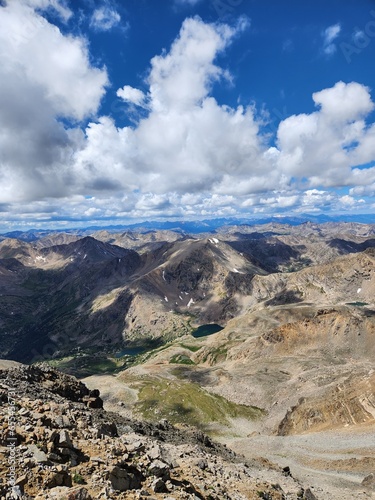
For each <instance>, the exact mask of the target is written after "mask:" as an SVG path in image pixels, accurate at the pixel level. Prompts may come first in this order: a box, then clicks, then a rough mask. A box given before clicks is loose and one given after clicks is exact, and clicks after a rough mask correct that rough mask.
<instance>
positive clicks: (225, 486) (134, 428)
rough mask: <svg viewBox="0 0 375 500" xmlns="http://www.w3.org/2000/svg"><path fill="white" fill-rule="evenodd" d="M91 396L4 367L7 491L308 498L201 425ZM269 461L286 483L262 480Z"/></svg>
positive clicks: (0, 453) (2, 440) (54, 379)
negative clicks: (100, 403)
mask: <svg viewBox="0 0 375 500" xmlns="http://www.w3.org/2000/svg"><path fill="white" fill-rule="evenodd" d="M87 397H89V398H90V397H95V398H99V394H98V392H97V391H96V392H95V393H91V394H90V391H89V390H88V389H87V388H86V386H85V385H84V384H82V383H80V382H78V381H77V380H76V379H75V378H73V377H70V376H67V375H63V374H61V373H59V372H57V371H56V370H53V369H52V368H50V367H48V366H45V365H39V366H32V367H27V366H21V367H17V368H11V369H8V370H3V371H0V408H1V412H0V415H1V416H0V445H1V446H0V464H1V465H0V497H1V498H4V499H11V498H21V499H25V500H26V499H29V500H31V499H38V500H42V499H62V498H65V499H69V500H90V499H110V498H118V499H122V498H124V499H150V500H151V499H161V498H164V499H169V500H173V499H174V500H179V499H191V500H196V499H207V500H223V499H233V500H245V499H259V498H267V499H273V500H282V499H297V498H308V496H305V492H304V490H303V489H302V488H301V487H300V485H299V484H298V483H297V482H295V481H294V480H293V478H292V477H290V476H288V477H285V474H283V473H282V471H278V470H277V468H276V467H273V466H272V465H271V464H267V463H266V462H264V463H261V462H254V463H251V464H250V463H245V462H244V461H243V458H241V457H238V456H236V455H235V454H234V453H233V452H232V451H230V450H229V449H227V448H226V447H225V446H223V445H219V444H216V443H214V442H213V441H211V440H210V439H209V438H208V437H207V436H205V435H203V434H202V433H201V432H199V431H196V430H193V429H190V428H186V429H185V430H178V429H176V428H174V427H172V426H171V425H170V424H169V423H168V422H167V421H161V422H159V423H158V424H149V423H145V422H137V421H132V420H127V419H125V418H122V417H120V416H119V415H116V414H114V413H108V412H105V411H104V410H103V409H100V408H92V407H90V405H88V404H87V401H88V400H87ZM267 468H269V470H270V471H271V470H272V480H273V479H274V477H275V473H277V474H279V476H278V477H279V478H280V484H281V486H280V484H278V483H275V482H274V481H272V484H271V482H267V481H265V480H259V479H257V475H258V474H257V471H259V470H262V477H264V471H265V469H267ZM258 477H259V475H258ZM306 494H307V495H308V494H309V492H308V491H307V490H306ZM309 498H310V497H309Z"/></svg>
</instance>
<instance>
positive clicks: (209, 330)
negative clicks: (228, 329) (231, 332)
mask: <svg viewBox="0 0 375 500" xmlns="http://www.w3.org/2000/svg"><path fill="white" fill-rule="evenodd" d="M223 329H224V328H223V327H222V326H220V325H217V324H215V323H210V324H208V325H201V326H199V327H198V328H196V329H195V330H193V332H192V336H193V337H194V338H196V339H199V338H200V337H207V336H208V335H212V334H213V333H217V332H220V330H223Z"/></svg>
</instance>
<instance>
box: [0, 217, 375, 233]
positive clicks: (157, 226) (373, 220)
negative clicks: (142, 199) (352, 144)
mask: <svg viewBox="0 0 375 500" xmlns="http://www.w3.org/2000/svg"><path fill="white" fill-rule="evenodd" d="M224 221H225V222H224ZM270 221H271V222H278V221H280V223H281V224H289V225H291V222H294V224H293V225H301V224H303V223H306V222H311V223H315V224H324V223H326V222H341V223H358V224H375V213H374V214H282V215H278V214H270V215H264V216H258V217H257V216H247V217H210V218H194V219H185V220H184V219H181V218H177V219H172V218H161V219H160V220H157V219H153V220H152V219H150V220H146V219H145V220H140V221H128V222H122V223H120V222H119V221H113V223H110V222H109V223H102V224H99V223H93V222H92V221H88V222H87V224H83V225H71V226H69V227H68V226H65V227H61V226H55V227H54V226H53V225H52V224H50V225H48V223H46V224H47V225H45V226H44V225H43V226H42V227H37V226H35V227H24V226H20V227H18V228H13V229H10V230H9V228H7V229H6V228H1V227H0V235H6V234H8V233H17V232H19V233H28V232H53V231H56V232H64V231H67V232H73V231H89V230H101V229H103V230H105V229H111V230H114V229H118V230H122V229H132V228H134V229H137V228H140V229H142V228H143V229H147V230H165V229H169V230H173V227H167V226H173V225H174V224H176V228H175V229H183V227H179V225H180V226H184V225H185V226H192V225H196V226H197V227H199V224H200V225H203V224H204V223H206V224H208V228H207V231H208V232H209V231H210V227H211V228H213V229H212V230H214V229H215V228H220V227H223V226H225V225H229V226H231V225H236V223H238V225H250V226H251V225H262V224H267V223H269V222H270ZM209 223H211V224H209ZM163 226H164V227H163ZM202 229H203V227H202ZM187 232H192V231H187ZM198 232H202V230H200V231H198Z"/></svg>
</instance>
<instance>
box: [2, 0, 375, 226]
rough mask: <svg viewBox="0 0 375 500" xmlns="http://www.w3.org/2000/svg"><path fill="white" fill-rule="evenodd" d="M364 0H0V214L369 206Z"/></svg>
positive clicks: (370, 89) (371, 52)
mask: <svg viewBox="0 0 375 500" xmlns="http://www.w3.org/2000/svg"><path fill="white" fill-rule="evenodd" d="M374 56H375V1H373V0H360V1H358V0H356V1H355V0H346V1H345V2H342V1H341V0H327V1H325V2H316V1H315V2H312V1H310V0H306V1H304V2H301V1H297V0H290V1H288V2H280V1H276V0H272V1H267V0H266V1H260V0H121V1H120V0H117V1H115V0H75V1H74V2H73V1H68V0H67V1H63V0H12V1H4V0H3V1H0V182H1V188H2V189H1V192H0V229H2V230H10V229H13V228H24V229H26V228H28V227H58V228H63V227H72V226H80V225H91V224H103V225H105V224H121V223H122V222H129V221H140V220H146V219H162V218H168V219H172V218H177V219H196V218H198V219H203V218H209V217H225V216H228V217H233V216H236V215H238V216H241V217H244V216H249V217H252V216H256V217H260V216H262V215H270V214H296V215H298V214H301V213H312V214H319V213H325V214H334V213H348V214H350V215H353V214H356V213H374V211H375V210H374V209H375V199H374V196H375V125H374V122H375V113H374V100H375V82H374V79H375V72H374V70H373V67H374Z"/></svg>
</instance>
